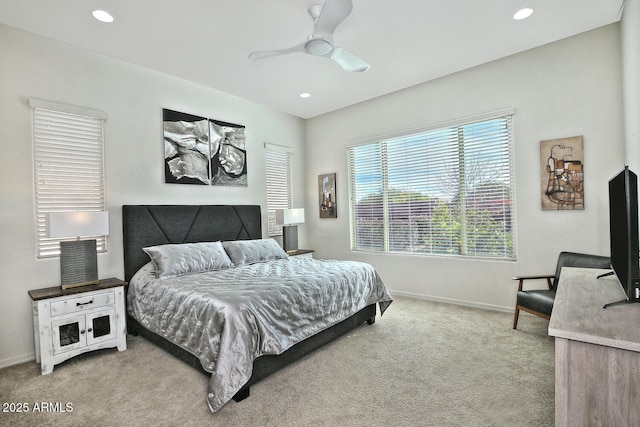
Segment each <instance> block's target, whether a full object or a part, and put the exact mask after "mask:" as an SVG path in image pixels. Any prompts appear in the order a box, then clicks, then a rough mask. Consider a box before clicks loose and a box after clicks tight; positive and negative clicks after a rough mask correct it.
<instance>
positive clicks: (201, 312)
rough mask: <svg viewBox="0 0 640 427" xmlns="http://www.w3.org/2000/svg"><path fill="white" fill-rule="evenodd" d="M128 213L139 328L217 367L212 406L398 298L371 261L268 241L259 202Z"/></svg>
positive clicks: (134, 315) (184, 355) (128, 263)
mask: <svg viewBox="0 0 640 427" xmlns="http://www.w3.org/2000/svg"><path fill="white" fill-rule="evenodd" d="M122 218H123V244H124V248H123V249H124V267H125V280H126V281H127V282H129V290H128V296H127V307H128V310H127V312H128V316H127V322H128V324H127V326H128V330H129V333H131V334H134V335H141V336H143V337H145V338H146V339H148V340H150V341H151V342H153V343H155V344H157V345H158V346H160V347H162V348H164V349H165V350H167V351H169V352H170V353H172V354H173V355H175V356H177V357H178V358H180V359H181V360H183V361H184V362H186V363H188V364H190V365H192V366H193V367H195V368H197V369H200V370H202V371H203V372H206V373H208V374H211V380H210V382H209V386H208V393H207V404H208V405H209V408H210V409H211V411H212V412H216V411H218V410H219V409H220V408H221V407H222V406H223V405H224V404H226V403H227V402H228V401H229V400H231V399H233V400H235V401H240V400H242V399H245V398H246V397H248V396H249V390H250V386H251V385H252V384H255V383H256V382H257V381H259V380H261V379H263V378H265V377H266V376H268V375H270V374H272V373H273V372H275V371H277V370H279V369H281V368H283V367H284V366H287V365H288V364H290V363H292V362H294V361H296V360H298V359H300V358H301V357H303V356H305V355H306V354H308V353H310V352H311V351H313V350H315V349H317V348H319V347H321V346H323V345H325V344H327V343H328V342H330V341H332V340H334V339H335V338H337V337H339V336H341V335H343V334H345V333H346V332H348V331H350V330H352V329H354V328H356V327H358V326H360V325H361V324H363V323H365V322H366V323H368V324H370V325H371V324H373V323H374V322H375V317H376V313H377V306H378V307H379V310H380V314H381V315H382V313H384V311H385V310H386V308H387V307H388V306H389V304H391V302H392V298H391V296H390V295H389V293H388V292H387V290H386V288H385V287H384V284H383V283H382V280H381V279H380V278H379V276H378V274H377V272H375V270H374V269H373V267H371V266H370V265H368V264H364V263H359V262H353V261H327V260H314V259H311V258H306V257H288V256H287V254H286V253H284V251H282V249H281V248H279V246H278V247H276V246H277V244H276V243H275V241H274V240H272V239H262V225H261V212H260V206H258V205H124V206H123V207H122ZM221 248H222V252H220V251H221ZM171 251H173V252H171ZM202 251H205V252H204V253H205V255H206V257H205V258H206V261H202V259H203V257H202V253H203V252H202ZM191 254H196V255H191ZM227 257H228V258H227ZM178 258H180V260H179V262H178V261H176V259H178ZM185 258H186V261H185ZM212 259H213V260H215V261H210V260H212ZM193 260H195V261H193ZM229 261H231V263H230V264H229ZM203 263H205V264H207V265H206V266H205V267H203ZM284 307H286V308H287V309H286V310H285V309H283V308H284Z"/></svg>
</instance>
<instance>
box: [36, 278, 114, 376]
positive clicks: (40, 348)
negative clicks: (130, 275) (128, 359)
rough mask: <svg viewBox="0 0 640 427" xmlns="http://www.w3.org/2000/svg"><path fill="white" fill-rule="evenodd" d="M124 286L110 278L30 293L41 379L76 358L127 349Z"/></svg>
mask: <svg viewBox="0 0 640 427" xmlns="http://www.w3.org/2000/svg"><path fill="white" fill-rule="evenodd" d="M126 285H127V282H123V281H122V280H119V279H116V278H111V279H105V280H100V283H98V284H96V285H89V286H82V287H77V288H70V289H62V288H61V287H60V286H55V287H52V288H43V289H33V290H31V291H29V296H30V297H31V299H32V300H33V329H34V337H35V345H36V362H38V363H40V368H41V371H42V375H45V374H50V373H51V372H52V371H53V366H54V365H57V364H58V363H61V362H63V361H65V360H67V359H70V358H72V357H74V356H77V355H78V354H81V353H85V352H87V351H93V350H98V349H101V348H110V347H117V348H118V351H123V350H126V349H127V338H126V334H127V326H126V312H125V306H124V292H125V286H126Z"/></svg>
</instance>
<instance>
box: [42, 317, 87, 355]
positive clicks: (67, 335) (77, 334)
mask: <svg viewBox="0 0 640 427" xmlns="http://www.w3.org/2000/svg"><path fill="white" fill-rule="evenodd" d="M51 328H52V331H51V335H52V338H53V354H60V353H62V352H65V351H70V350H77V349H79V348H82V347H85V346H86V345H87V340H86V338H85V334H86V332H85V330H86V325H85V317H84V316H79V317H73V318H71V319H64V320H54V321H53V322H51Z"/></svg>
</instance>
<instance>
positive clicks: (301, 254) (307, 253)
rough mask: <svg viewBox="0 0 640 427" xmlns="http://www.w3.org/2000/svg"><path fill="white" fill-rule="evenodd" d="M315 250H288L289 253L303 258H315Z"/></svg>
mask: <svg viewBox="0 0 640 427" xmlns="http://www.w3.org/2000/svg"><path fill="white" fill-rule="evenodd" d="M314 252H315V251H313V250H311V249H296V250H295V251H288V252H287V254H289V256H299V257H303V258H313V253H314Z"/></svg>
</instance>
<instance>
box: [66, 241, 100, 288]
mask: <svg viewBox="0 0 640 427" xmlns="http://www.w3.org/2000/svg"><path fill="white" fill-rule="evenodd" d="M60 281H61V284H62V289H69V288H75V287H77V286H86V285H93V284H96V283H98V282H99V280H98V253H97V251H96V241H95V240H75V241H71V242H60Z"/></svg>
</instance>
